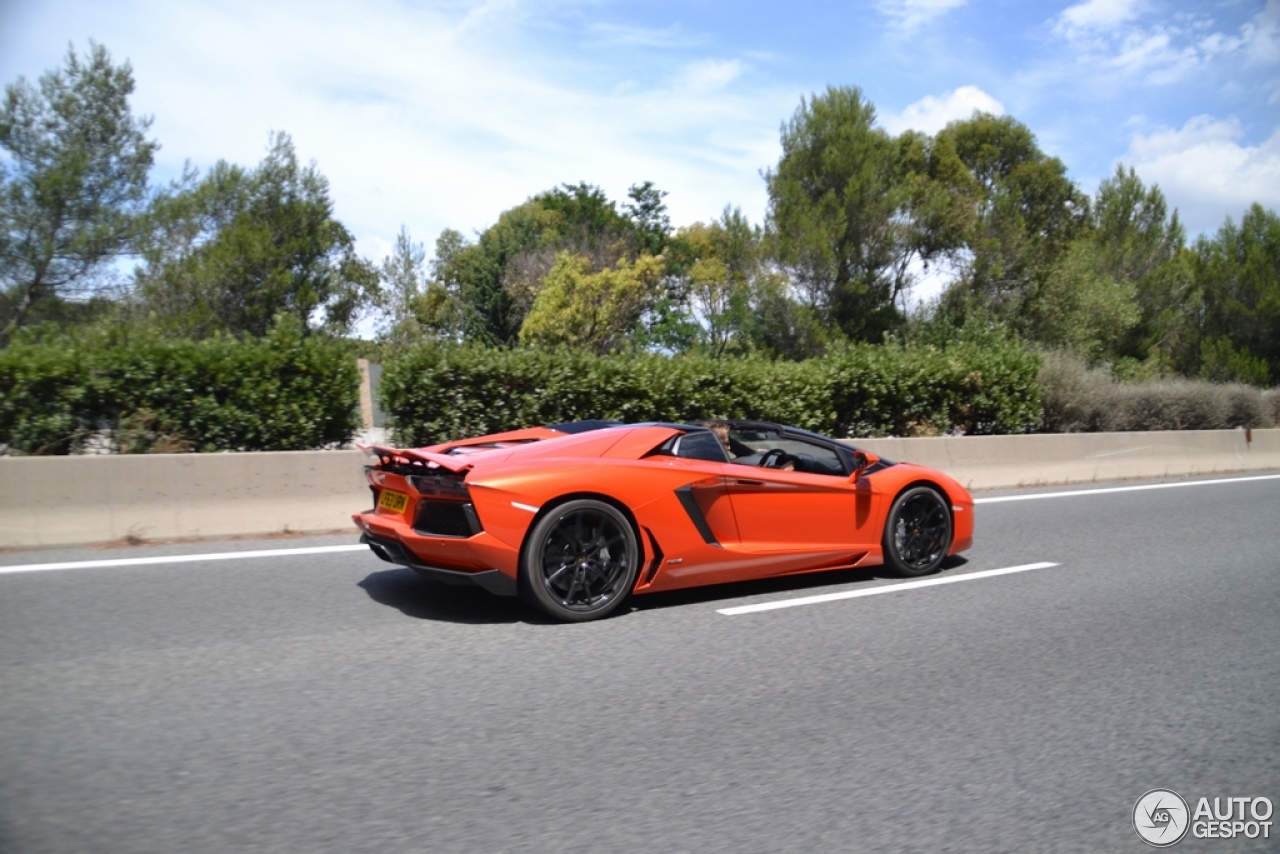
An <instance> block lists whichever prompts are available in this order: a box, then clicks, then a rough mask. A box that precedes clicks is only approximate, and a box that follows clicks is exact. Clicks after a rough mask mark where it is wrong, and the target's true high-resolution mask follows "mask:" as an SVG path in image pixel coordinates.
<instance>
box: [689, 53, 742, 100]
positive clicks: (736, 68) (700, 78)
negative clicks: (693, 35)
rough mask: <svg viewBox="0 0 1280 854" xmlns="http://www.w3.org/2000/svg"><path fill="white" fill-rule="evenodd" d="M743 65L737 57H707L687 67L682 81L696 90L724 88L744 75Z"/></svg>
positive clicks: (709, 90)
mask: <svg viewBox="0 0 1280 854" xmlns="http://www.w3.org/2000/svg"><path fill="white" fill-rule="evenodd" d="M742 71H743V65H742V63H741V62H739V61H738V60H736V59H730V60H717V59H707V60H703V61H701V62H695V63H693V64H692V65H690V66H688V67H687V68H685V70H684V73H683V74H682V75H681V82H682V83H683V84H684V86H685V87H686V88H688V89H689V90H691V91H694V92H714V91H715V90H717V89H723V88H724V87H725V86H728V85H729V84H730V83H732V82H733V81H734V80H736V79H737V78H738V77H739V76H741V75H742Z"/></svg>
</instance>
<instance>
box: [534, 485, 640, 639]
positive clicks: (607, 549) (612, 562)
mask: <svg viewBox="0 0 1280 854" xmlns="http://www.w3.org/2000/svg"><path fill="white" fill-rule="evenodd" d="M639 566H640V549H639V545H638V543H637V541H636V535H635V532H634V531H633V530H632V528H631V524H630V523H629V522H628V521H627V519H626V517H625V516H623V515H622V512H621V511H619V510H618V509H617V508H616V507H614V506H613V505H611V504H607V503H605V502H603V501H597V500H594V499H589V498H584V499H579V500H577V501H569V502H566V503H565V504H562V505H561V506H559V507H557V508H555V509H554V510H552V511H551V512H550V513H548V514H547V515H545V516H543V517H542V518H541V519H540V520H538V522H537V524H536V525H534V527H533V530H532V531H531V532H530V534H529V539H528V541H527V544H526V547H525V551H524V561H523V564H522V566H521V592H522V593H523V594H524V597H525V599H526V600H528V601H529V602H530V603H531V604H533V605H534V606H536V607H538V608H539V609H541V610H543V611H545V612H546V613H548V614H550V615H551V616H553V617H556V618H557V619H561V620H569V621H573V622H581V621H584V620H594V619H598V618H600V617H603V616H605V615H606V614H609V613H611V612H612V611H613V610H614V609H615V608H617V607H618V606H619V605H621V604H622V601H623V600H624V599H626V598H627V594H628V593H630V592H631V588H632V586H633V585H634V584H635V581H636V573H637V571H638V569H639Z"/></svg>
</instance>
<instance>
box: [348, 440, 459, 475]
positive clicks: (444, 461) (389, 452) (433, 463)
mask: <svg viewBox="0 0 1280 854" xmlns="http://www.w3.org/2000/svg"><path fill="white" fill-rule="evenodd" d="M356 447H357V448H359V449H360V450H362V451H364V453H365V454H366V455H367V456H370V457H377V458H378V462H379V463H381V464H383V465H386V464H388V463H394V462H395V461H396V460H404V461H405V462H408V463H410V464H412V463H418V464H420V465H425V466H426V467H427V468H433V469H434V468H441V469H445V470H446V471H451V472H454V473H455V474H461V473H462V472H465V471H468V470H470V469H471V466H472V465H473V463H472V462H471V461H470V460H467V459H466V458H465V457H453V456H449V455H448V454H433V453H431V452H430V451H415V450H413V449H412V448H392V447H390V446H389V445H361V444H357V445H356Z"/></svg>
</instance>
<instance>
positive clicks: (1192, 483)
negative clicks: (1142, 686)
mask: <svg viewBox="0 0 1280 854" xmlns="http://www.w3.org/2000/svg"><path fill="white" fill-rule="evenodd" d="M1251 480H1280V474H1263V475H1257V476H1256V477H1226V478H1219V479H1217V480H1191V481H1186V482H1183V483H1149V484H1145V485H1143V486H1108V487H1106V488H1104V489H1076V490H1070V491H1067V492H1041V493H1038V494H1036V495H997V496H994V497H992V498H975V499H974V500H973V503H974V504H998V503H999V502H1001V501H1034V500H1035V499H1037V498H1069V497H1071V496H1073V495H1106V494H1107V493H1109V492H1140V491H1142V490H1144V489H1178V488H1179V487H1183V486H1215V485H1217V484H1222V483H1247V482H1249V481H1251Z"/></svg>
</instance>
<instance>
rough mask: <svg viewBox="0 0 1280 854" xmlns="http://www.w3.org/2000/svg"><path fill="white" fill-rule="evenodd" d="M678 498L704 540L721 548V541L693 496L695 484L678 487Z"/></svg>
mask: <svg viewBox="0 0 1280 854" xmlns="http://www.w3.org/2000/svg"><path fill="white" fill-rule="evenodd" d="M676 498H678V499H680V506H681V507H683V508H684V512H686V513H688V514H689V520H690V521H691V522H693V526H694V527H695V528H697V529H698V533H699V534H701V535H702V541H703V542H704V543H706V544H707V545H709V546H715V547H716V548H721V545H720V543H719V542H718V541H717V540H716V535H715V534H714V533H713V532H712V530H711V526H710V525H708V524H707V517H706V516H704V515H702V508H701V507H699V506H698V502H697V501H695V500H694V498H693V485H692V484H686V485H684V486H682V487H680V488H679V489H677V490H676Z"/></svg>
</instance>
